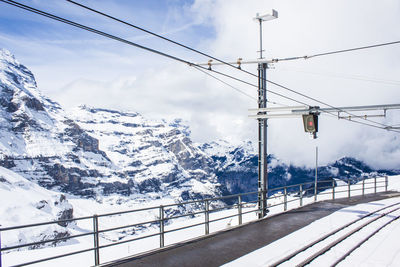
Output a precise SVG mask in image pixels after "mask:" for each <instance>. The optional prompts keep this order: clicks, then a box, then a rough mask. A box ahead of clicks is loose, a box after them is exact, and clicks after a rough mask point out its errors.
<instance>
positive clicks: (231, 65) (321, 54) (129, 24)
mask: <svg viewBox="0 0 400 267" xmlns="http://www.w3.org/2000/svg"><path fill="white" fill-rule="evenodd" d="M67 1H68V2H70V3H72V4H75V5H77V6H80V7H82V8H85V9H87V10H90V11H92V12H95V13H97V14H100V15H102V16H105V17H107V18H110V19H112V20H115V21H117V22H120V23H123V24H125V25H128V26H130V27H133V28H135V29H138V30H141V31H143V32H146V33H148V34H151V35H153V36H156V37H158V38H161V39H163V40H165V41H168V42H171V43H173V44H176V45H178V46H181V47H183V48H185V49H188V50H190V51H193V52H196V53H198V54H200V55H203V56H206V57H208V58H211V59H214V60H216V61H218V62H220V63H222V64H224V65H228V66H230V67H233V68H235V69H238V68H237V67H236V66H234V65H233V64H231V63H228V62H226V61H223V60H221V59H218V58H216V57H213V56H211V55H208V54H206V53H204V52H201V51H199V50H196V49H194V48H191V47H189V46H186V45H184V44H182V43H179V42H176V41H173V40H171V39H168V38H166V37H164V36H161V35H159V34H156V33H154V32H152V31H149V30H146V29H144V28H142V27H139V26H137V25H134V24H132V23H129V22H126V21H123V20H121V19H118V18H116V17H114V16H111V15H108V14H106V13H104V12H101V11H98V10H96V9H93V8H91V7H88V6H86V5H83V4H81V3H78V2H75V1H72V0H67ZM397 43H400V41H396V42H390V43H383V44H375V45H370V46H363V47H357V48H351V49H345V50H338V51H331V52H325V53H320V54H315V55H311V56H305V57H306V58H312V57H318V56H324V55H330V54H335V53H343V52H350V51H355V50H361V49H367V48H373V47H379V46H385V45H392V44H397ZM305 57H296V58H290V59H284V60H294V59H300V58H305ZM273 61H275V62H278V61H279V59H275V60H273ZM191 65H192V66H196V67H197V68H199V67H200V66H199V65H198V64H191ZM203 69H204V68H203ZM239 70H240V71H242V72H245V73H247V74H249V75H251V76H254V77H258V76H257V75H256V74H254V73H251V72H249V71H246V70H243V69H239ZM214 72H215V71H214ZM216 73H219V72H216ZM219 74H221V73H219ZM221 75H222V74H221ZM263 80H264V79H263ZM265 81H266V82H269V83H271V84H273V85H275V86H278V87H280V88H282V89H285V90H287V91H290V92H292V93H295V94H298V95H300V96H302V97H304V98H308V99H310V100H313V101H316V102H317V103H320V104H323V105H326V106H328V107H331V108H334V106H332V105H329V104H327V103H325V102H322V101H320V100H318V99H316V98H313V97H310V96H308V95H306V94H303V93H300V92H298V91H296V90H293V89H290V88H288V87H286V86H283V85H281V84H278V83H276V82H273V81H271V80H268V79H265ZM267 91H268V92H271V93H273V94H276V95H279V96H281V97H283V96H282V95H281V94H277V93H275V92H273V91H270V90H267ZM285 98H287V97H285ZM290 100H292V101H295V102H297V103H300V104H304V102H300V101H297V100H293V99H292V98H291V99H290ZM338 111H340V112H346V111H344V110H339V109H338ZM346 113H347V114H349V115H351V116H354V114H351V113H349V112H346ZM366 120H367V121H369V122H371V123H374V124H377V125H381V126H385V127H386V126H387V125H384V124H382V123H379V122H376V121H373V120H369V119H366Z"/></svg>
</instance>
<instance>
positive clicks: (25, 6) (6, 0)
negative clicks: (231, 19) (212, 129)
mask: <svg viewBox="0 0 400 267" xmlns="http://www.w3.org/2000/svg"><path fill="white" fill-rule="evenodd" d="M0 1H1V2H4V3H6V4H10V5H13V6H15V7H19V8H22V9H25V10H27V11H30V12H33V13H36V14H39V15H42V16H45V17H47V18H50V19H54V20H57V21H60V22H63V23H65V24H69V25H71V26H74V27H77V28H80V29H83V30H86V31H89V32H92V33H95V34H98V35H101V36H104V37H107V38H110V39H113V40H116V41H119V42H122V43H125V44H128V45H132V46H135V47H138V48H141V49H144V50H147V51H149V52H152V53H156V54H158V55H161V56H164V57H167V58H170V59H173V60H176V61H179V62H181V63H185V64H187V65H189V66H196V67H198V68H201V69H203V70H208V68H206V67H203V66H200V65H198V64H196V63H193V62H190V61H187V60H184V59H181V58H178V57H175V56H172V55H169V54H166V53H163V52H160V51H158V50H155V49H152V48H148V47H145V46H142V45H139V44H137V43H134V42H131V41H128V40H126V39H123V38H120V37H117V36H114V35H111V34H108V33H106V32H103V31H99V30H96V29H94V28H91V27H88V26H85V25H82V24H79V23H76V22H73V21H70V20H67V19H64V18H61V17H59V16H56V15H53V14H50V13H47V12H44V11H41V10H39V9H36V8H33V7H30V6H27V5H24V4H21V3H18V2H16V1H12V0H0ZM211 71H212V72H214V73H217V74H219V75H221V76H225V77H227V78H230V79H233V80H236V81H238V82H242V83H244V84H247V85H250V86H253V87H255V88H258V87H257V85H254V84H252V83H250V82H247V81H244V80H241V79H239V78H236V77H233V76H231V75H228V74H225V73H222V72H220V71H216V70H211ZM267 91H268V92H270V93H272V94H275V95H277V96H280V97H283V98H286V99H288V100H291V101H294V102H297V103H299V104H302V105H306V106H308V104H306V103H304V102H302V101H299V100H296V99H293V98H291V97H288V96H285V95H282V94H280V93H277V92H274V91H272V90H267Z"/></svg>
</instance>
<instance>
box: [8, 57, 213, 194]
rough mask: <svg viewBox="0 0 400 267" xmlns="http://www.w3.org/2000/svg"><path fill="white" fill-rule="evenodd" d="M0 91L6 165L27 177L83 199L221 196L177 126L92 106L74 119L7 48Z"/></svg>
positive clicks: (205, 160)
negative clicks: (112, 196)
mask: <svg viewBox="0 0 400 267" xmlns="http://www.w3.org/2000/svg"><path fill="white" fill-rule="evenodd" d="M0 86H1V87H0V89H1V91H0V106H1V108H0V113H1V119H0V127H1V133H0V166H3V167H5V168H8V169H10V170H12V171H14V172H15V173H17V174H20V175H21V176H23V177H25V178H26V179H29V180H31V181H34V182H36V183H37V184H39V185H41V186H44V187H46V188H48V189H54V190H58V191H62V192H69V193H73V194H75V195H79V196H85V197H95V196H97V195H109V194H114V193H116V194H121V195H125V196H129V195H132V194H137V193H140V194H146V193H149V196H150V195H151V194H153V193H156V195H157V196H155V197H160V195H168V194H172V195H174V196H175V197H177V199H181V200H182V199H188V198H193V197H195V196H196V195H197V194H201V195H202V196H216V195H220V194H221V190H220V189H219V185H218V183H217V181H216V176H215V174H214V173H213V172H212V166H213V163H212V161H211V160H210V158H209V157H208V156H207V155H206V154H205V153H204V152H202V151H201V150H200V149H199V148H198V147H197V146H195V145H194V144H193V143H192V141H191V140H190V138H189V136H188V132H187V128H186V127H185V126H182V125H180V124H179V121H176V122H175V123H172V124H167V123H158V122H153V121H150V120H146V119H145V118H143V117H142V116H140V115H139V114H136V113H123V112H118V111H112V110H104V109H92V108H87V107H81V108H79V109H77V110H75V111H74V112H73V115H72V116H69V115H67V113H66V112H65V111H64V110H63V109H62V108H61V107H60V105H59V104H57V103H55V102H53V101H51V100H50V99H48V98H46V97H44V96H43V95H42V94H41V93H40V92H39V91H38V89H37V87H36V82H35V79H34V76H33V74H32V73H31V72H30V71H29V70H28V69H27V68H26V67H25V66H23V65H22V64H20V63H19V62H18V61H17V60H16V59H15V58H14V57H13V56H12V55H11V54H10V53H9V52H8V51H6V50H1V51H0ZM176 188H179V189H180V190H179V192H177V191H176Z"/></svg>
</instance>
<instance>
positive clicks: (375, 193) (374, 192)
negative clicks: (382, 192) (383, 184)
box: [374, 176, 376, 194]
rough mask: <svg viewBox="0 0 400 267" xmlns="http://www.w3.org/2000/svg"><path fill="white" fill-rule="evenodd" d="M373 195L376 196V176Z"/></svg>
mask: <svg viewBox="0 0 400 267" xmlns="http://www.w3.org/2000/svg"><path fill="white" fill-rule="evenodd" d="M374 194H376V176H375V177H374Z"/></svg>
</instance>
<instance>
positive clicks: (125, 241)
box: [98, 233, 160, 249]
mask: <svg viewBox="0 0 400 267" xmlns="http://www.w3.org/2000/svg"><path fill="white" fill-rule="evenodd" d="M157 235H160V233H155V234H151V235H145V236H140V237H137V238H133V239H128V240H124V241H119V242H115V243H111V244H107V245H102V246H99V247H98V248H99V249H102V248H108V247H112V246H116V245H121V244H125V243H129V242H133V241H136V240H141V239H145V238H149V237H153V236H157Z"/></svg>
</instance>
